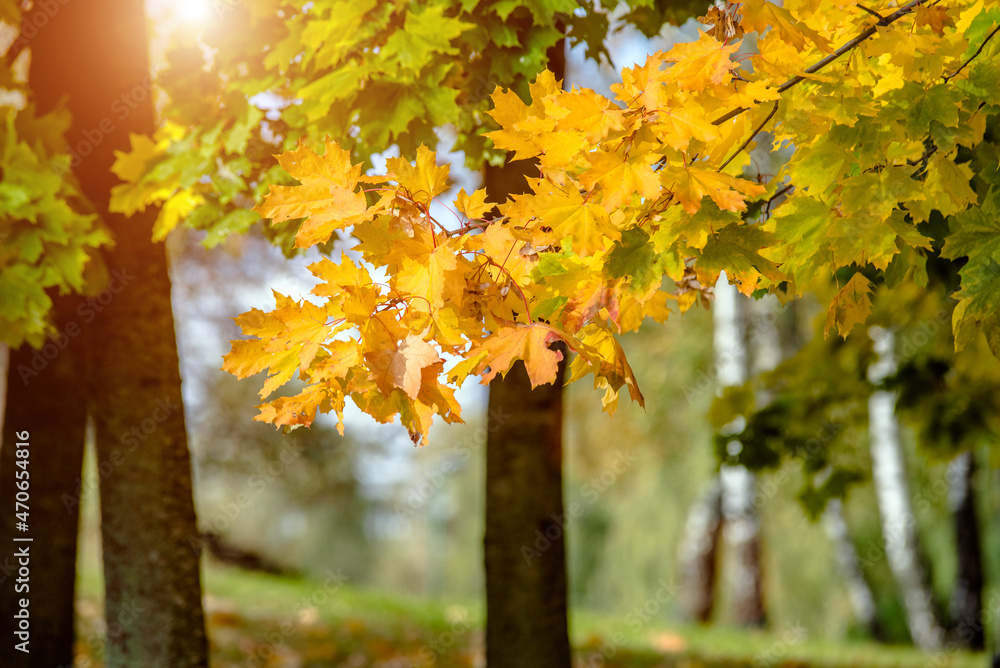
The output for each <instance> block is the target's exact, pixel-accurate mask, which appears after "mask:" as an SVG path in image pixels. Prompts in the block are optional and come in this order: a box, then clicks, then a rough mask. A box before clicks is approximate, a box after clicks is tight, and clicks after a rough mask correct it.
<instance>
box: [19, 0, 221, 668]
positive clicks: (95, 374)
mask: <svg viewBox="0 0 1000 668" xmlns="http://www.w3.org/2000/svg"><path fill="white" fill-rule="evenodd" d="M37 25H45V28H44V29H43V30H40V31H39V35H38V37H37V38H36V39H35V40H34V41H33V42H32V44H31V46H32V50H33V58H32V72H31V81H32V82H33V86H34V89H35V93H36V99H37V100H38V105H39V107H40V108H41V109H43V110H44V109H46V108H49V107H51V106H52V105H54V104H55V102H56V101H57V100H58V99H60V98H61V97H63V96H68V106H69V109H70V111H71V113H72V114H73V125H72V127H71V129H70V131H69V134H68V139H69V141H70V147H71V149H72V150H73V152H74V153H75V154H76V155H78V156H79V157H80V158H81V159H80V160H79V161H78V164H77V165H75V168H74V171H75V174H76V176H77V177H78V179H79V180H80V183H81V186H82V188H83V191H84V193H85V194H86V195H87V197H88V199H89V200H90V201H91V202H93V204H94V206H95V207H96V209H97V211H98V212H99V213H100V214H101V215H102V217H103V218H104V220H105V221H106V222H107V224H108V226H109V228H110V229H111V231H112V233H113V235H114V238H115V242H116V245H115V247H114V248H113V249H111V250H109V251H107V252H106V253H105V261H106V263H107V266H108V269H109V270H110V272H111V276H112V278H111V280H110V282H109V284H108V285H107V286H106V289H105V291H104V292H103V293H102V295H100V296H98V298H97V301H96V302H95V303H94V304H93V306H94V308H92V309H91V310H89V311H87V315H85V316H84V320H85V322H86V326H85V328H84V333H85V335H86V336H87V339H88V383H89V392H88V398H89V401H90V404H89V407H90V410H91V415H92V417H93V421H94V427H95V437H96V444H97V458H98V461H99V462H102V463H103V462H107V463H109V464H110V467H111V469H110V471H109V474H108V475H106V476H102V479H101V516H102V538H103V556H104V572H105V582H106V587H107V589H106V604H105V609H106V618H107V626H108V629H107V655H106V664H107V665H108V666H109V668H117V667H119V666H143V667H144V668H146V667H150V668H157V667H161V666H162V667H163V668H188V667H195V666H206V665H207V663H208V659H207V642H206V638H205V626H204V615H203V612H202V606H201V580H200V572H199V565H198V557H197V555H196V554H194V553H193V552H192V550H191V548H190V547H189V538H190V537H192V536H197V535H198V533H197V528H196V525H195V516H194V504H193V500H192V492H191V463H190V456H189V453H188V447H187V433H186V430H185V424H184V412H183V409H182V404H181V387H180V373H179V368H178V358H177V344H176V336H175V333H174V322H173V314H172V312H171V307H170V280H169V276H168V273H167V259H166V250H165V248H164V247H163V246H162V245H160V244H154V243H153V242H152V241H151V230H152V223H153V220H154V218H155V215H156V212H155V211H153V210H147V211H146V213H145V214H144V215H139V216H136V217H133V218H131V219H126V218H124V217H122V216H120V215H117V214H110V213H109V212H108V210H107V205H108V199H109V196H110V191H111V188H112V187H113V186H114V185H116V184H117V182H118V181H117V178H116V177H115V176H114V175H113V174H112V173H111V172H110V171H109V170H110V167H111V165H112V163H113V160H114V155H113V152H114V151H115V150H126V149H127V148H128V147H129V133H130V132H135V133H150V132H152V131H153V129H154V124H153V108H152V100H151V95H152V90H151V87H150V80H149V74H148V55H147V52H146V48H147V35H146V24H145V15H144V11H143V4H142V2H141V0H87V1H82V2H70V3H66V4H63V5H61V7H60V8H59V11H58V12H56V13H55V14H53V15H52V16H50V17H48V22H47V24H45V23H44V22H38V24H37ZM88 318H89V320H88Z"/></svg>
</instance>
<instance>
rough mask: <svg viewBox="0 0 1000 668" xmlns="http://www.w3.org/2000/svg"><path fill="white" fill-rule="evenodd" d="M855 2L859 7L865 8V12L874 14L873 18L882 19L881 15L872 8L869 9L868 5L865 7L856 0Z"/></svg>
mask: <svg viewBox="0 0 1000 668" xmlns="http://www.w3.org/2000/svg"><path fill="white" fill-rule="evenodd" d="M855 4H856V5H857V6H858V8H859V9H863V10H865V11H866V12H868V13H869V14H871V15H872V16H874V17H875V18H877V19H878V20H879V21H881V20H882V15H881V14H879V13H878V12H876V11H875V10H874V9H869V8H868V7H865V6H864V5H862V4H861V3H860V2H857V3H855Z"/></svg>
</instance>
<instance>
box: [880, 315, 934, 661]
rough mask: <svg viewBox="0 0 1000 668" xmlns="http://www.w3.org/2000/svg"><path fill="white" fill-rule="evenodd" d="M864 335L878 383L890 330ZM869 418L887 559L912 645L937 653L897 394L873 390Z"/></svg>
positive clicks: (886, 368)
mask: <svg viewBox="0 0 1000 668" xmlns="http://www.w3.org/2000/svg"><path fill="white" fill-rule="evenodd" d="M868 331H869V336H870V337H871V339H872V342H873V343H874V349H875V353H876V355H877V359H876V361H875V362H874V363H873V364H872V365H871V366H870V367H869V368H868V379H869V380H870V381H871V382H872V383H873V384H875V385H878V384H880V383H881V382H882V381H884V380H885V379H886V378H887V377H889V376H890V375H892V373H894V372H895V370H896V359H895V354H894V351H893V347H894V343H895V341H894V336H893V333H892V330H889V329H884V328H882V327H872V328H871V329H870V330H868ZM868 420H869V427H868V428H869V441H870V447H871V457H872V481H873V483H874V485H875V498H876V501H877V504H878V510H879V515H880V516H881V519H882V539H883V541H884V542H885V553H886V558H887V559H888V562H889V568H890V569H891V570H892V574H893V577H895V579H896V583H897V584H898V585H899V588H900V590H901V593H902V595H903V604H904V608H905V610H906V621H907V625H908V626H909V629H910V635H911V636H912V637H913V642H914V644H916V645H917V647H919V648H921V649H922V650H924V651H931V650H936V649H939V648H940V647H941V644H942V642H943V640H944V631H943V629H942V626H941V624H940V622H939V621H938V618H937V614H936V612H935V610H934V599H933V595H932V593H931V589H930V586H929V584H928V578H927V573H926V572H925V571H924V567H923V564H922V563H921V552H920V543H919V539H918V536H917V527H916V518H915V516H914V514H913V508H912V505H911V503H910V491H909V484H908V480H907V477H906V469H905V466H904V462H903V450H902V447H901V445H900V442H899V425H898V423H897V420H896V393H895V392H893V391H889V390H885V389H876V390H875V391H873V392H872V394H871V397H870V398H869V399H868Z"/></svg>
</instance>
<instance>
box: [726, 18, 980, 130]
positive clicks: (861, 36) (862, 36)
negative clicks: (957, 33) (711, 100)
mask: <svg viewBox="0 0 1000 668" xmlns="http://www.w3.org/2000/svg"><path fill="white" fill-rule="evenodd" d="M927 2H929V0H913V1H912V2H910V3H909V4H907V5H905V6H903V7H900V8H899V9H897V10H896V11H894V12H893V13H892V14H889V15H888V16H885V17H882V19H881V20H879V21H877V22H876V23H874V24H873V25H872V26H871V27H869V28H867V29H865V30H863V31H862V32H860V33H858V35H857V37H855V38H854V39H852V40H850V41H849V42H847V43H846V44H844V45H843V46H841V47H840V48H839V49H837V50H836V51H834V52H833V53H831V54H830V55H828V56H826V57H825V58H823V59H822V60H820V61H818V62H816V63H815V64H813V65H811V66H809V67H808V68H806V70H805V72H804V74H814V73H816V72H818V71H820V70H821V69H823V68H824V67H826V66H827V65H829V64H830V63H832V62H833V61H835V60H837V59H838V58H840V57H841V56H842V55H844V54H845V53H848V52H849V51H851V50H852V49H854V47H856V46H857V45H858V44H860V43H861V42H863V41H865V40H866V39H868V38H869V37H871V36H872V35H874V34H875V33H876V32H877V31H878V29H879V28H883V27H885V26H887V25H890V24H892V23H895V22H896V21H898V20H899V19H901V18H903V17H904V16H906V15H907V14H909V13H910V12H912V11H913V10H914V9H916V8H917V7H919V6H920V5H923V4H926V3H927ZM994 32H996V31H994ZM990 37H992V35H990ZM987 39H989V38H987ZM973 57H975V56H973ZM956 74H957V72H956ZM805 79H806V77H805V76H803V75H801V74H800V75H798V76H794V77H792V78H791V79H789V80H788V81H786V82H785V83H783V84H781V86H779V87H778V92H779V93H784V92H785V91H786V90H788V89H789V88H791V87H792V86H796V85H798V84H800V83H802V82H803V81H805ZM745 111H748V108H747V107H739V108H737V109H733V110H732V111H730V112H728V113H726V114H723V115H722V116H719V117H718V118H717V119H715V120H714V121H712V125H722V124H723V123H725V122H726V121H728V120H731V119H733V118H736V117H737V116H739V115H740V114H742V113H743V112H745Z"/></svg>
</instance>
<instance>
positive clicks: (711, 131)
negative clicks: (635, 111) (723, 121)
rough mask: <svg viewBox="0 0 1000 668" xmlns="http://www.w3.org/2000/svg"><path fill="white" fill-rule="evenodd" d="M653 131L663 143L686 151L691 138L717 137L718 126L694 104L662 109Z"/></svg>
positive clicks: (703, 139) (704, 140)
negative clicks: (685, 106)
mask: <svg viewBox="0 0 1000 668" xmlns="http://www.w3.org/2000/svg"><path fill="white" fill-rule="evenodd" d="M740 106H745V105H740ZM653 131H654V132H655V133H656V136H657V137H658V138H659V139H660V140H661V141H662V142H663V143H665V144H666V145H667V146H670V147H671V148H674V149H677V150H678V151H686V150H687V148H688V144H690V143H691V140H692V139H697V140H698V141H702V142H708V141H711V140H713V139H717V138H718V137H719V128H718V127H716V126H715V125H713V124H712V122H711V121H710V120H709V119H708V118H707V117H706V114H705V112H704V110H703V109H701V108H700V107H697V106H696V105H692V106H689V107H687V108H684V107H675V108H673V109H666V110H664V111H663V112H661V113H660V114H659V117H658V119H657V122H656V124H655V125H654V126H653Z"/></svg>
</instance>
